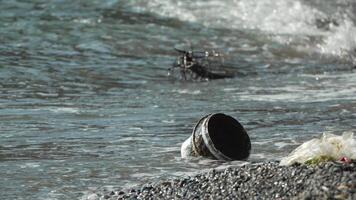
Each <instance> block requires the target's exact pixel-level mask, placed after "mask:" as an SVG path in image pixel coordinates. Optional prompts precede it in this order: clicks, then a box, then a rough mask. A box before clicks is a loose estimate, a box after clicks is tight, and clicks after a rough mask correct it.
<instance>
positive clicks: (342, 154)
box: [280, 132, 356, 165]
mask: <svg viewBox="0 0 356 200" xmlns="http://www.w3.org/2000/svg"><path fill="white" fill-rule="evenodd" d="M351 160H356V140H355V137H354V133H353V132H345V133H344V134H343V135H341V136H339V135H334V134H331V133H323V135H322V136H321V138H320V139H318V138H315V139H312V140H309V141H307V142H304V143H303V144H302V145H300V146H299V147H297V148H296V149H295V150H294V151H292V152H291V153H290V154H289V155H288V156H287V157H285V158H283V159H282V160H281V162H280V165H292V164H294V163H300V164H307V165H317V164H319V163H321V162H327V161H340V162H343V163H347V162H350V161H351Z"/></svg>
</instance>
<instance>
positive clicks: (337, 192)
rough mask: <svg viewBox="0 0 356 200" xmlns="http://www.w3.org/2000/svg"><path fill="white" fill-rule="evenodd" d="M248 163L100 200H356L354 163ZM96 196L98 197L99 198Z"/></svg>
mask: <svg viewBox="0 0 356 200" xmlns="http://www.w3.org/2000/svg"><path fill="white" fill-rule="evenodd" d="M278 164H279V162H264V163H255V164H253V163H251V164H246V165H243V166H241V167H228V168H226V169H224V170H216V169H212V170H210V171H209V172H207V173H200V174H197V175H195V176H188V177H185V178H184V177H183V178H174V179H167V180H161V181H158V182H155V183H146V184H144V185H143V186H142V187H140V188H131V189H128V190H127V191H111V192H108V193H106V194H100V195H99V196H100V199H110V200H113V199H115V200H116V199H350V200H351V199H356V198H355V197H356V173H355V168H356V167H355V166H356V163H355V162H352V163H348V164H340V163H336V162H327V163H322V164H320V165H316V166H305V165H292V166H279V165H278ZM99 196H98V197H99Z"/></svg>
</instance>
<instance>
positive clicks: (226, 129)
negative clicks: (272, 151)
mask: <svg viewBox="0 0 356 200" xmlns="http://www.w3.org/2000/svg"><path fill="white" fill-rule="evenodd" d="M250 150H251V142H250V138H249V136H248V135H247V132H246V130H245V129H244V128H243V126H242V125H241V124H240V123H239V122H238V121H237V120H236V119H234V118H233V117H231V116H228V115H225V114H223V113H214V114H209V115H206V116H205V117H203V118H202V119H200V120H199V122H198V123H197V124H196V126H195V127H194V130H193V133H192V135H191V136H190V137H189V138H188V139H187V140H186V141H185V142H184V143H183V144H182V147H181V155H182V158H189V157H198V156H202V157H207V158H211V159H217V160H225V161H230V160H246V159H247V158H248V156H249V155H250Z"/></svg>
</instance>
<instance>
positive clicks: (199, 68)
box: [170, 49, 234, 80]
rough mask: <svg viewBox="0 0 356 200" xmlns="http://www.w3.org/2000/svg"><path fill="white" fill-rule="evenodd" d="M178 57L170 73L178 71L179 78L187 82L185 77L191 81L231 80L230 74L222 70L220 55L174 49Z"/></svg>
mask: <svg viewBox="0 0 356 200" xmlns="http://www.w3.org/2000/svg"><path fill="white" fill-rule="evenodd" d="M175 50H176V51H177V52H178V53H180V55H179V56H178V57H177V59H176V61H175V62H174V63H173V65H172V68H171V69H170V71H173V70H175V69H178V70H179V71H180V74H181V77H182V78H183V79H184V80H187V75H191V77H192V78H193V79H197V78H203V79H223V78H233V77H234V75H233V74H232V73H231V72H227V71H225V70H223V69H222V66H223V64H222V63H223V57H222V54H221V53H219V52H216V51H214V50H213V51H186V50H180V49H175ZM214 69H215V70H214Z"/></svg>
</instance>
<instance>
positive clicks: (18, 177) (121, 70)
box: [0, 0, 356, 199]
mask: <svg viewBox="0 0 356 200" xmlns="http://www.w3.org/2000/svg"><path fill="white" fill-rule="evenodd" d="M355 13H356V2H355V1H353V0H337V1H335V0H329V1H325V0H320V1H318V0H314V1H312V2H310V1H295V0H277V1H276V0H258V1H257V0H256V1H251V0H240V1H237V0H225V1H217V0H209V1H203V0H198V1H194V2H188V1H175V0H151V1H143V0H136V1H119V0H105V1H103V0H88V1H66V0H52V1H48V0H46V1H45V0H42V1H41V0H36V1H15V0H7V1H0V136H1V137H0V193H1V199H73V198H74V199H78V198H83V199H86V198H87V196H88V195H90V194H91V193H92V192H95V191H101V190H104V189H111V188H118V189H124V188H127V187H130V186H134V185H139V184H142V183H145V182H147V181H152V180H157V179H159V178H162V177H174V176H186V175H190V174H194V173H197V172H200V171H201V170H207V169H209V168H211V167H224V166H229V165H239V164H241V162H231V163H221V162H216V161H209V160H204V159H196V160H192V161H186V160H182V159H181V158H180V145H181V143H182V142H183V141H184V140H185V139H186V138H187V137H189V135H190V134H191V131H192V128H193V126H194V124H195V123H196V122H197V121H198V120H199V119H200V118H201V117H203V116H204V115H206V114H208V113H212V112H223V113H226V114H229V115H232V116H233V117H235V118H236V119H238V120H239V121H240V122H241V123H242V124H243V126H244V127H245V128H246V130H247V131H248V133H249V135H250V137H251V140H252V149H253V152H252V155H251V157H250V159H249V160H248V161H249V162H259V161H264V160H279V159H280V158H281V157H283V156H286V155H287V154H288V153H289V152H290V151H291V150H292V149H294V148H295V147H296V146H297V145H299V144H301V143H302V142H303V141H306V140H308V139H311V138H313V137H318V136H319V135H320V134H321V133H322V132H332V133H334V134H341V133H342V132H344V131H355V129H356V128H355V122H356V114H355V113H356V73H355V67H354V66H355V63H356V61H355V53H356V50H355V48H356V27H355V22H356V16H355ZM176 46H188V47H190V46H191V47H192V48H194V49H217V50H220V51H222V52H224V53H225V55H226V60H227V61H228V63H230V65H232V66H233V70H234V71H235V72H236V73H237V74H238V76H237V77H236V78H233V79H226V80H214V81H192V80H188V81H182V80H179V79H177V78H175V77H171V76H167V74H168V68H169V67H170V66H171V64H172V62H173V61H174V58H175V56H177V54H176V52H174V50H173V47H176Z"/></svg>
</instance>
